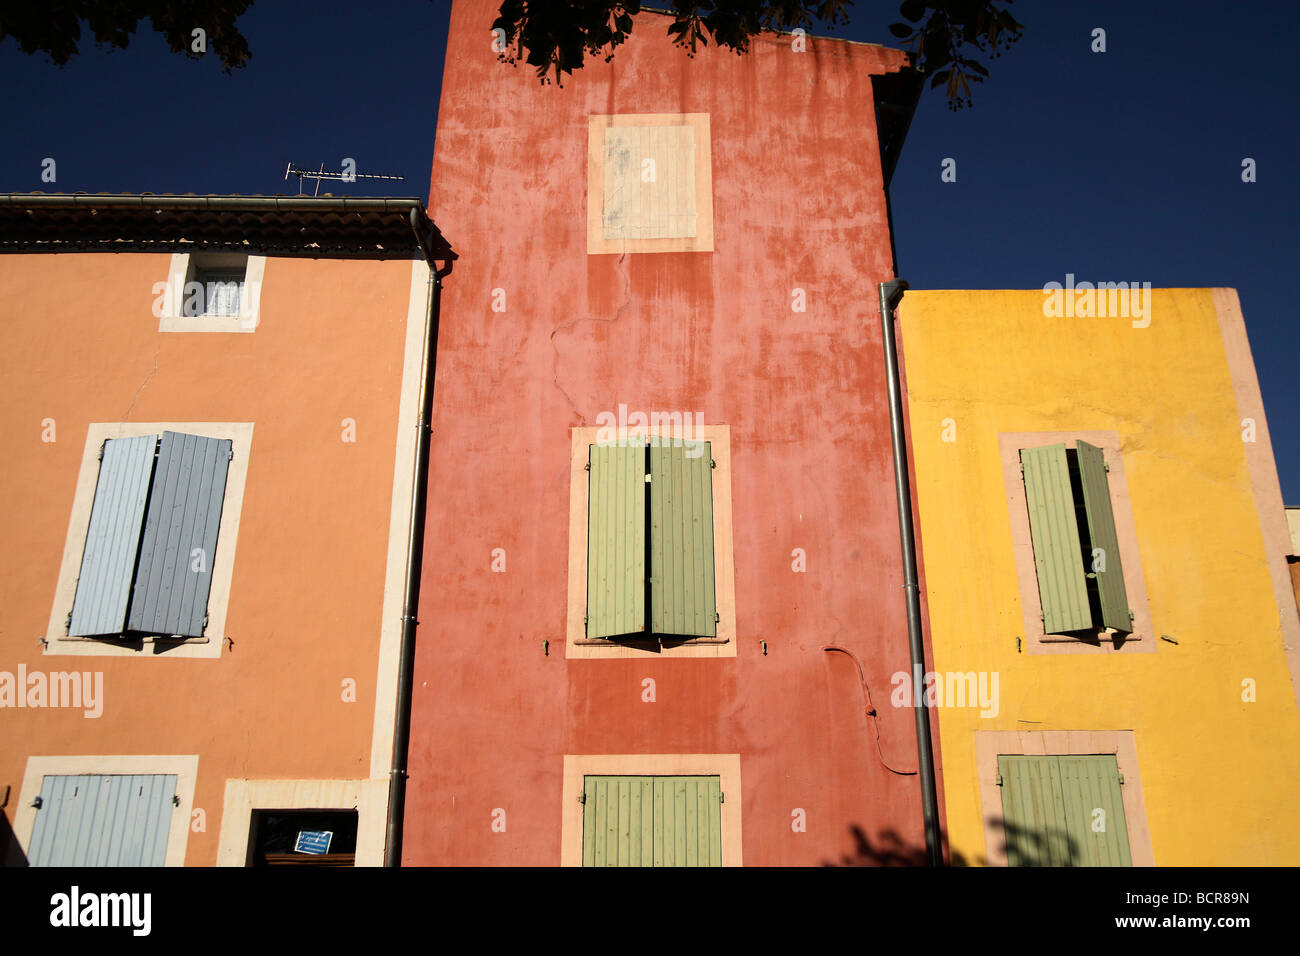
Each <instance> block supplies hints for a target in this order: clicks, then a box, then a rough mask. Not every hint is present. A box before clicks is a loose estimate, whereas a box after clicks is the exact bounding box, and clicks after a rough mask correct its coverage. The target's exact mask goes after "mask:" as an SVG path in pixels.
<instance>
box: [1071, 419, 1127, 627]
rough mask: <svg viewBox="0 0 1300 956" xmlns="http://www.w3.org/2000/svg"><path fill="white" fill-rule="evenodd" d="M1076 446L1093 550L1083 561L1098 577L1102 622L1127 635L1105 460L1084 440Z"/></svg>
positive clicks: (1124, 603)
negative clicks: (1085, 561)
mask: <svg viewBox="0 0 1300 956" xmlns="http://www.w3.org/2000/svg"><path fill="white" fill-rule="evenodd" d="M1076 444H1077V447H1078V456H1079V479H1080V482H1081V483H1082V485H1083V503H1084V508H1085V510H1086V511H1087V512H1088V537H1089V539H1090V540H1091V541H1092V548H1093V554H1092V555H1091V556H1090V557H1089V558H1087V559H1086V560H1087V563H1088V570H1089V571H1090V572H1094V573H1095V575H1096V578H1097V592H1098V594H1099V596H1100V597H1101V623H1102V624H1103V625H1104V626H1106V627H1113V628H1114V629H1115V630H1117V631H1123V632H1124V633H1125V634H1128V633H1130V632H1131V631H1132V630H1133V619H1132V617H1131V616H1130V615H1129V608H1128V592H1127V591H1126V590H1125V588H1124V568H1123V565H1122V564H1121V563H1120V557H1119V537H1118V535H1117V534H1116V533H1115V511H1114V509H1113V508H1112V507H1111V503H1110V483H1109V481H1108V480H1107V477H1106V459H1105V457H1104V456H1103V455H1102V451H1101V449H1100V448H1097V447H1096V446H1094V445H1089V444H1088V443H1087V442H1085V441H1081V442H1077V443H1076ZM1099 552H1100V553H1099Z"/></svg>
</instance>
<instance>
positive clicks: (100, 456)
mask: <svg viewBox="0 0 1300 956" xmlns="http://www.w3.org/2000/svg"><path fill="white" fill-rule="evenodd" d="M107 444H108V439H107V438H105V439H104V440H103V441H102V442H100V443H99V454H97V455H96V456H95V457H96V458H97V459H99V460H100V461H103V460H104V446H105V445H107Z"/></svg>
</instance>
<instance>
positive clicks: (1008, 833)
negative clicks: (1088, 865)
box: [988, 817, 1084, 866]
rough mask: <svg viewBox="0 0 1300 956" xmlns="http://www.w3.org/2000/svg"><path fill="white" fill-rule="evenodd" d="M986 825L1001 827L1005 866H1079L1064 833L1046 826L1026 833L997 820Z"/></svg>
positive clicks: (1072, 843)
mask: <svg viewBox="0 0 1300 956" xmlns="http://www.w3.org/2000/svg"><path fill="white" fill-rule="evenodd" d="M988 822H989V824H990V825H992V826H998V827H1001V828H1002V835H1003V842H1002V851H1003V852H1004V853H1005V854H1006V855H1007V865H1008V866H1083V865H1084V861H1083V854H1082V852H1080V848H1079V844H1078V843H1077V842H1075V840H1074V838H1073V837H1072V836H1070V834H1068V833H1066V832H1065V831H1064V830H1061V829H1058V828H1056V827H1046V828H1044V829H1042V830H1030V829H1028V828H1026V827H1022V826H1018V825H1016V824H1014V823H1004V822H1003V821H1002V819H1001V818H1000V817H999V818H992V817H991V818H989V821H988Z"/></svg>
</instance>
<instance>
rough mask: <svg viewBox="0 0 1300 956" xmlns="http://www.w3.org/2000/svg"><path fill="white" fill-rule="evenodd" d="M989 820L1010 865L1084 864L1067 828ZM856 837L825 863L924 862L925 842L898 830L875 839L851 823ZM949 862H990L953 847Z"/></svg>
mask: <svg viewBox="0 0 1300 956" xmlns="http://www.w3.org/2000/svg"><path fill="white" fill-rule="evenodd" d="M988 823H989V824H990V825H992V826H995V827H997V828H998V829H999V830H1000V831H1001V832H1002V846H1001V847H1000V849H1001V851H1002V853H1003V854H1005V856H1006V859H1007V861H1008V863H1009V865H1011V866H1082V865H1083V860H1082V854H1081V853H1080V851H1079V846H1078V844H1077V843H1076V842H1075V840H1074V838H1073V837H1071V836H1070V835H1069V834H1068V833H1066V832H1065V831H1064V830H1059V829H1056V828H1052V827H1049V828H1047V829H1046V830H1030V829H1028V828H1026V827H1021V826H1018V825H1016V824H1006V823H1004V822H1003V821H1002V819H1001V818H1000V817H999V818H990V819H989V821H988ZM849 836H850V837H852V839H853V852H852V853H845V854H844V855H842V856H841V857H840V859H839V861H838V862H832V861H830V860H827V861H824V862H823V863H822V866H925V865H926V853H925V845H924V844H916V843H910V842H908V841H907V840H904V839H903V838H902V837H901V836H900V835H899V833H898V831H897V830H894V829H892V828H890V829H885V830H881V831H880V833H879V834H878V835H877V837H876V839H875V841H874V842H873V841H872V839H871V837H869V836H867V834H866V832H865V831H863V829H862V827H860V826H858V825H857V824H856V823H854V824H850V825H849ZM948 865H949V866H987V865H988V860H987V859H985V858H984V857H983V856H977V857H975V858H973V859H968V858H967V857H966V856H964V855H963V854H962V853H960V852H959V851H957V850H952V851H951V856H950V858H949V860H948Z"/></svg>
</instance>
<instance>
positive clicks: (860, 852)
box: [822, 823, 985, 866]
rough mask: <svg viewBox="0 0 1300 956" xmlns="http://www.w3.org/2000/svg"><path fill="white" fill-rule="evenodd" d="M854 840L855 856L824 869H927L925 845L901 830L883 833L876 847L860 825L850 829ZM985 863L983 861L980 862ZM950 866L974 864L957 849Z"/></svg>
mask: <svg viewBox="0 0 1300 956" xmlns="http://www.w3.org/2000/svg"><path fill="white" fill-rule="evenodd" d="M849 835H850V836H851V837H852V838H853V853H851V854H849V853H846V854H844V855H843V856H842V857H840V860H839V862H838V863H836V862H831V861H826V862H825V863H823V864H822V866H925V865H926V855H925V845H924V844H921V845H919V846H918V845H917V844H914V843H908V842H907V841H906V840H904V839H903V838H902V837H901V836H899V835H898V831H897V830H892V829H891V830H882V831H880V834H879V836H877V838H876V842H875V843H874V844H873V843H872V842H871V838H870V837H868V836H867V835H866V833H864V832H863V830H862V827H860V826H858V825H857V824H856V823H855V824H852V825H850V826H849ZM977 862H978V863H979V864H981V865H982V864H983V863H984V862H985V861H984V859H983V858H980V859H979V860H978V861H977ZM949 865H950V866H970V865H971V864H970V861H968V860H967V859H966V857H964V856H962V855H961V854H960V853H958V852H956V851H955V850H954V851H953V853H952V859H951V861H950V863H949Z"/></svg>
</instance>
